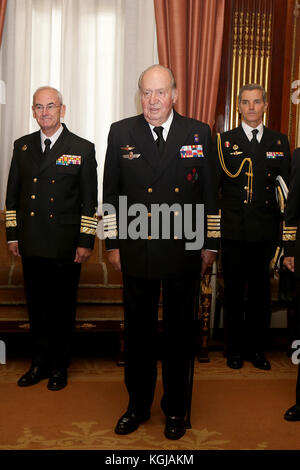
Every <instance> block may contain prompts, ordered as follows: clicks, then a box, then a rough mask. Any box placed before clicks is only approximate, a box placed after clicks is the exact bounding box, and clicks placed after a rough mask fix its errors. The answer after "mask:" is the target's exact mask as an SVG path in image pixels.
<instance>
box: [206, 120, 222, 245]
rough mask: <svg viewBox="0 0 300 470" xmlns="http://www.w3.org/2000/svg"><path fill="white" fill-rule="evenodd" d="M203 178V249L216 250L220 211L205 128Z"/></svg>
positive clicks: (212, 161)
mask: <svg viewBox="0 0 300 470" xmlns="http://www.w3.org/2000/svg"><path fill="white" fill-rule="evenodd" d="M204 151H205V155H206V165H205V178H204V204H205V215H206V238H205V243H204V248H205V249H211V250H218V249H219V246H220V236H221V229H220V220H221V215H220V210H219V206H218V179H217V173H216V163H215V160H214V155H213V150H212V139H211V133H210V128H209V126H207V128H206V139H205V148H204Z"/></svg>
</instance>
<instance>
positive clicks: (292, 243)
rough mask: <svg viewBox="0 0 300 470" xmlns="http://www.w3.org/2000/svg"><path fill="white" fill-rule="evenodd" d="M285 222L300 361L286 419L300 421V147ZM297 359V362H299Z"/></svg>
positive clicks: (284, 229)
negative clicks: (292, 400)
mask: <svg viewBox="0 0 300 470" xmlns="http://www.w3.org/2000/svg"><path fill="white" fill-rule="evenodd" d="M284 219H285V223H284V228H283V247H284V260H283V264H284V266H286V267H287V268H288V269H289V270H290V271H292V272H293V273H295V281H296V309H295V317H296V322H295V331H294V338H295V341H296V344H295V347H296V348H297V350H296V351H295V352H294V354H293V355H292V358H293V356H294V355H295V356H296V360H297V361H298V378H297V383H296V403H295V405H293V406H292V407H291V408H289V409H288V410H287V411H286V412H285V414H284V419H286V420H287V421H300V365H299V346H300V229H299V220H300V147H299V148H297V149H295V151H294V154H293V158H292V170H291V177H290V188H289V194H288V198H287V203H286V210H285V217H284ZM297 361H296V362H297Z"/></svg>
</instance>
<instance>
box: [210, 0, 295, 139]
mask: <svg viewBox="0 0 300 470" xmlns="http://www.w3.org/2000/svg"><path fill="white" fill-rule="evenodd" d="M291 1H293V2H294V1H295V0H226V9H225V28H224V39H223V51H222V64H221V80H220V87H219V94H218V104H217V111H216V122H215V129H214V130H215V131H217V132H223V131H227V130H229V129H232V128H234V127H236V126H238V125H239V122H240V116H239V113H238V110H237V106H238V98H237V97H238V92H239V88H240V87H241V86H242V85H244V84H245V83H259V84H261V85H262V86H264V87H265V88H266V90H267V94H268V102H269V109H268V112H267V114H266V115H265V116H264V123H265V124H266V125H268V126H269V127H271V128H273V129H275V130H282V115H281V113H282V101H283V89H284V86H283V83H284V74H285V65H286V64H285V54H286V47H288V46H287V44H286V28H287V11H288V4H289V2H291ZM289 47H290V48H291V42H289Z"/></svg>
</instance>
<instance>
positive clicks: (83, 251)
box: [74, 246, 92, 264]
mask: <svg viewBox="0 0 300 470" xmlns="http://www.w3.org/2000/svg"><path fill="white" fill-rule="evenodd" d="M91 254H92V250H91V249H90V248H82V247H81V246H78V247H77V248H76V255H75V259H74V263H81V264H82V263H85V262H86V261H87V260H88V259H89V257H90V256H91Z"/></svg>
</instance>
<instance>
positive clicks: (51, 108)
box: [34, 103, 61, 113]
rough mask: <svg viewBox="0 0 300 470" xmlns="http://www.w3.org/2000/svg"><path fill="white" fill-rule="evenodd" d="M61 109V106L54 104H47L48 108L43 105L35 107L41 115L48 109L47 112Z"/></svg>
mask: <svg viewBox="0 0 300 470" xmlns="http://www.w3.org/2000/svg"><path fill="white" fill-rule="evenodd" d="M60 107H61V104H54V103H50V104H47V105H46V106H43V105H42V104H36V105H34V109H35V110H36V111H37V112H38V113H41V112H42V111H44V109H47V111H53V110H54V109H55V108H60Z"/></svg>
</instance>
